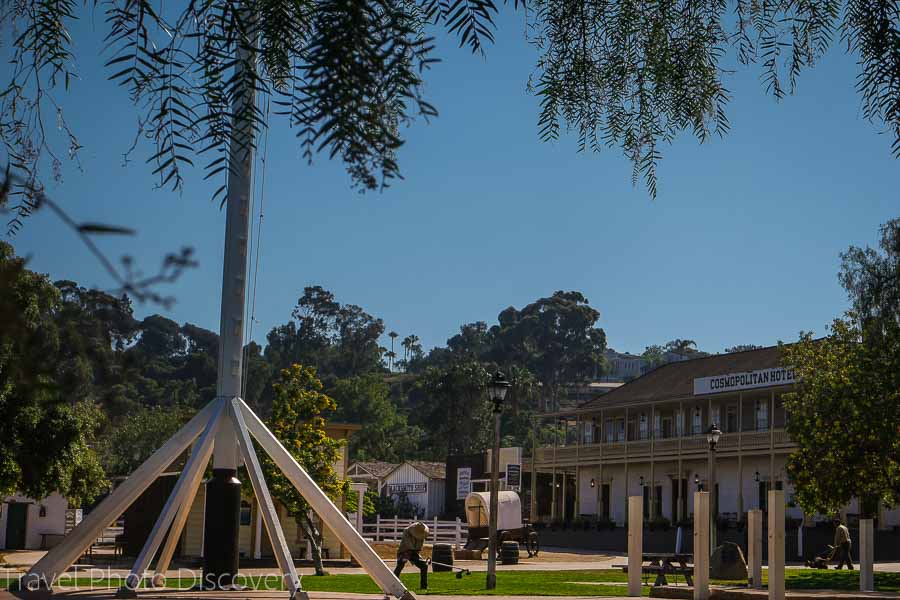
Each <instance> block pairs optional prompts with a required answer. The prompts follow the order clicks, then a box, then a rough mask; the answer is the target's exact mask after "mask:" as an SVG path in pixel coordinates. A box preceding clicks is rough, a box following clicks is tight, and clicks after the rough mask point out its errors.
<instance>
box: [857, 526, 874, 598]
mask: <svg viewBox="0 0 900 600" xmlns="http://www.w3.org/2000/svg"><path fill="white" fill-rule="evenodd" d="M874 559H875V526H874V523H873V521H872V519H860V520H859V591H861V592H873V591H875V572H874V566H875V565H874V563H875V560H874Z"/></svg>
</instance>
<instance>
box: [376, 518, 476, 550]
mask: <svg viewBox="0 0 900 600" xmlns="http://www.w3.org/2000/svg"><path fill="white" fill-rule="evenodd" d="M419 520H421V521H422V522H423V523H427V524H428V529H430V532H429V535H428V540H427V541H428V542H429V543H431V544H453V545H454V546H455V547H456V549H457V550H458V549H459V548H461V547H462V545H463V544H464V543H465V538H466V537H467V536H468V532H469V528H468V526H467V525H466V524H465V523H463V522H462V521H461V520H460V519H459V518H457V519H456V520H455V521H439V520H438V518H437V517H435V518H434V519H419ZM415 521H416V519H398V518H396V517H394V518H393V519H382V518H381V515H378V517H377V518H376V520H375V522H374V523H363V531H362V534H363V537H364V538H366V539H367V540H369V541H372V542H399V541H400V538H402V537H403V530H404V529H405V528H406V527H407V526H409V525H410V524H412V523H414V522H415Z"/></svg>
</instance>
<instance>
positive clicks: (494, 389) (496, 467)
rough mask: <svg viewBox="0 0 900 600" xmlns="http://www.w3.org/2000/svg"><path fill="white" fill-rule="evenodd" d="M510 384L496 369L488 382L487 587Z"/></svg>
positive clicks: (492, 578) (493, 570)
mask: <svg viewBox="0 0 900 600" xmlns="http://www.w3.org/2000/svg"><path fill="white" fill-rule="evenodd" d="M510 387H511V384H510V383H509V382H508V381H507V380H506V377H504V376H503V373H501V372H500V371H497V372H496V373H494V377H493V378H492V379H491V382H490V383H489V384H488V396H489V397H490V399H491V402H492V403H493V404H494V410H493V412H494V450H493V452H491V507H490V511H491V512H490V514H489V515H488V567H487V589H489V590H493V589H496V587H497V510H498V509H497V504H498V494H499V492H500V412H501V411H502V410H503V408H502V406H503V399H504V398H505V397H506V392H507V391H509V388H510Z"/></svg>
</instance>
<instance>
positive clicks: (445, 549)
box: [431, 544, 453, 573]
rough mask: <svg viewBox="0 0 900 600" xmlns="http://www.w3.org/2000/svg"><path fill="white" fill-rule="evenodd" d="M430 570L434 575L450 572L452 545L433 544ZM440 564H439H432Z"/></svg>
mask: <svg viewBox="0 0 900 600" xmlns="http://www.w3.org/2000/svg"><path fill="white" fill-rule="evenodd" d="M431 561H432V565H431V570H432V571H434V572H435V573H440V572H442V571H451V570H452V569H451V568H450V567H449V566H443V565H452V564H453V545H452V544H435V545H434V546H432V548H431ZM434 563H441V564H434Z"/></svg>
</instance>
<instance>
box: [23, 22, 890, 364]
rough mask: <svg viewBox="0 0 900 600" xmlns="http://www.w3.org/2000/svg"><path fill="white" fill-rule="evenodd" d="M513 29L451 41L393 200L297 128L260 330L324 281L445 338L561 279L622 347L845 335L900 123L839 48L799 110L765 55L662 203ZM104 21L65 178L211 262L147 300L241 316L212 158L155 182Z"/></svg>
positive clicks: (130, 244) (97, 212)
mask: <svg viewBox="0 0 900 600" xmlns="http://www.w3.org/2000/svg"><path fill="white" fill-rule="evenodd" d="M94 20H95V21H96V22H97V23H98V24H99V23H102V15H97V16H95V17H94ZM499 25H500V27H499V31H498V35H497V43H496V44H495V45H494V46H492V47H489V48H488V51H487V56H486V58H482V57H478V56H472V55H471V54H469V53H468V52H466V51H461V50H458V49H456V48H455V47H454V45H453V44H452V43H448V42H447V40H442V44H441V45H440V46H439V52H440V54H441V56H442V58H443V59H444V60H443V62H441V63H440V64H438V65H436V66H435V67H434V68H433V69H432V71H431V73H430V76H429V77H428V88H427V92H428V97H429V99H430V100H431V101H432V102H433V103H434V104H435V105H436V106H437V108H438V109H439V111H440V113H441V114H440V116H439V117H438V118H437V119H435V120H434V121H432V122H431V123H430V124H425V123H419V124H417V125H416V126H414V127H413V128H412V129H411V130H410V131H408V132H407V140H408V141H407V144H406V146H405V147H404V148H403V149H402V151H401V153H400V161H401V168H402V170H403V173H404V175H405V177H406V179H405V180H404V181H400V182H397V183H396V184H395V185H394V186H393V187H392V188H391V189H389V190H387V191H386V192H384V193H369V194H365V195H361V194H359V193H358V192H356V191H354V190H353V189H352V188H351V186H350V181H349V178H348V177H347V176H346V175H345V173H344V171H343V168H342V166H341V165H339V164H337V163H333V162H329V161H328V160H327V158H326V157H319V158H318V159H317V160H316V162H315V164H314V165H313V166H312V167H311V168H310V167H307V166H306V164H305V162H304V161H303V159H302V158H301V157H300V152H299V146H298V144H297V143H296V142H295V140H294V139H293V134H292V133H291V132H290V131H288V130H287V129H286V126H285V122H284V121H279V120H277V119H276V120H273V125H274V129H273V131H272V134H271V136H270V141H269V144H268V165H267V167H266V183H265V194H264V205H265V218H264V222H263V236H262V260H261V269H260V271H259V285H258V291H257V319H258V321H259V323H258V324H256V325H255V329H254V334H253V337H254V338H255V339H257V340H259V341H262V340H264V337H265V333H266V332H267V331H268V330H269V329H270V328H271V327H272V326H273V325H276V324H278V323H282V322H284V321H285V320H287V319H288V318H289V315H290V312H291V309H292V307H293V306H294V304H295V302H296V300H297V298H298V297H299V295H300V294H301V293H302V289H303V287H304V286H305V285H316V284H318V285H322V286H324V287H325V288H327V289H330V290H332V291H333V292H334V293H335V294H336V296H337V298H338V300H339V301H341V302H346V303H354V304H359V305H360V306H362V307H364V308H365V309H366V310H367V311H369V312H370V313H371V314H373V315H376V316H378V317H381V318H383V319H384V321H385V324H386V326H387V328H388V330H391V329H393V330H396V331H397V332H398V333H399V334H400V335H401V336H405V335H407V334H409V333H415V334H417V335H418V336H419V337H420V338H421V339H422V341H423V343H424V344H425V346H426V347H430V346H433V345H438V344H443V343H444V342H445V341H446V339H447V338H448V337H449V336H451V335H453V334H454V333H455V332H456V330H457V328H458V327H459V325H460V324H462V323H466V322H471V321H476V320H486V321H488V322H489V323H492V322H494V320H495V319H496V316H497V314H498V313H499V312H500V311H501V310H503V309H504V308H506V307H507V306H510V305H513V306H516V307H521V306H523V305H525V304H527V303H528V302H531V301H533V300H534V299H536V298H539V297H542V296H546V295H549V294H551V293H553V291H555V290H560V289H565V290H579V291H581V292H583V293H584V294H585V295H586V296H587V297H588V298H589V300H590V301H591V304H592V305H593V306H594V307H596V308H597V309H598V310H599V311H600V313H601V315H602V316H601V321H600V325H601V326H602V327H603V328H604V329H605V330H606V333H607V336H608V341H609V344H610V346H612V347H614V348H616V349H618V350H628V351H633V352H640V351H642V350H643V348H644V347H645V346H647V345H649V344H653V343H663V342H665V341H667V340H670V339H673V338H676V337H680V338H691V339H694V340H696V341H697V342H698V345H699V346H700V347H701V348H703V349H706V350H709V351H721V350H722V348H724V347H726V346H729V345H734V344H740V343H755V344H773V343H775V342H776V341H778V340H791V339H795V338H796V336H797V333H798V332H799V331H801V330H814V331H816V332H819V333H822V332H824V330H825V326H826V325H827V324H828V323H829V322H830V320H831V319H832V318H833V317H835V316H837V315H839V314H840V313H841V312H842V311H844V310H845V308H846V298H845V294H844V292H843V290H842V289H841V288H840V286H839V285H838V282H837V277H836V273H837V270H838V265H839V253H840V252H841V251H842V250H844V249H845V248H846V247H847V246H848V245H850V244H855V245H866V244H869V245H872V244H875V243H876V242H877V233H878V231H877V230H878V226H879V224H880V223H882V222H884V221H886V220H887V219H889V218H892V217H895V216H898V214H897V212H898V211H897V200H898V192H897V190H898V189H900V188H898V183H900V182H898V172H900V171H898V162H897V161H896V160H895V159H892V158H891V156H890V143H891V141H892V140H891V138H890V136H889V135H884V134H879V132H878V131H877V129H876V128H875V127H874V126H873V125H871V124H870V123H868V122H866V121H864V120H863V119H862V117H861V115H860V108H859V100H858V97H857V95H856V93H855V91H854V89H853V86H854V81H855V75H856V67H855V64H854V61H853V59H852V58H850V57H847V56H845V55H844V54H843V53H842V52H840V51H839V50H838V51H832V52H831V53H830V54H829V55H828V56H827V57H826V58H825V60H823V61H822V63H821V64H820V65H819V66H818V67H817V68H816V69H814V70H812V71H809V72H807V73H805V74H804V75H803V76H802V77H801V80H800V88H799V91H798V93H797V94H796V95H795V96H792V97H788V98H787V99H785V100H784V101H782V102H780V103H777V102H775V101H774V100H773V99H772V98H771V97H770V96H768V95H766V93H765V88H764V85H763V83H762V82H761V81H760V78H759V75H760V72H759V69H758V68H753V67H751V68H749V69H743V70H741V71H740V72H738V73H737V74H735V75H733V76H730V77H729V78H728V79H727V81H726V87H728V88H729V89H730V90H731V91H732V94H733V101H732V102H731V104H730V107H729V109H728V114H729V116H730V120H731V126H732V128H731V133H730V134H729V135H728V136H727V138H725V139H724V140H714V141H712V142H710V143H707V144H705V145H702V146H701V145H699V144H697V143H696V141H695V140H694V139H693V138H692V137H690V136H684V138H683V139H679V140H677V141H676V143H675V144H674V145H672V146H671V147H668V148H665V147H664V148H663V153H664V160H663V162H662V164H661V166H660V169H659V195H658V198H657V199H656V200H651V199H650V198H649V197H648V195H647V193H646V191H645V189H644V187H643V186H642V185H639V186H638V187H632V185H631V167H630V164H629V163H628V162H627V161H626V160H624V159H623V158H622V157H621V154H620V153H619V151H617V150H616V149H610V150H608V151H606V152H604V153H602V154H600V155H591V154H585V155H579V154H577V153H576V148H575V144H574V141H573V140H571V139H566V138H564V139H562V140H561V141H560V142H558V143H555V144H543V143H541V142H540V141H539V139H538V133H537V127H536V118H537V106H538V103H537V100H536V99H535V98H534V97H533V96H531V95H529V94H528V93H527V92H526V90H525V85H526V81H527V78H528V75H529V74H530V73H531V72H532V69H533V66H534V59H535V54H534V51H533V50H532V49H531V48H530V47H529V46H528V45H527V44H526V43H525V41H524V39H523V31H522V23H521V15H520V14H519V15H517V14H515V13H513V12H512V11H511V10H509V9H507V10H506V11H505V12H504V13H503V14H502V15H501V18H500V19H499ZM102 29H103V28H102V26H100V25H94V24H93V23H92V22H91V21H90V20H89V19H88V20H85V21H84V22H83V23H82V24H81V25H80V26H78V27H77V28H76V29H75V32H74V33H75V39H76V40H81V41H82V44H81V45H80V46H79V47H78V49H77V51H78V53H79V57H80V59H79V63H78V70H79V72H80V74H81V76H82V79H81V81H79V82H77V83H76V84H75V86H74V90H73V92H72V93H71V94H70V96H69V98H67V99H66V103H67V105H68V117H69V121H70V124H71V125H72V127H73V128H74V129H75V131H76V133H77V134H78V135H79V137H80V141H81V143H82V144H83V146H84V150H83V151H82V155H81V164H82V170H80V171H79V170H78V169H76V168H74V167H73V166H72V165H66V167H65V168H64V172H63V175H64V177H63V181H62V182H61V183H59V184H51V185H50V188H49V192H50V193H51V194H52V195H53V197H54V198H56V199H57V200H59V201H60V202H62V203H64V204H65V205H66V206H67V207H68V209H69V211H70V212H71V213H72V214H73V215H74V216H76V217H77V218H79V219H82V220H91V221H104V222H110V223H117V224H123V225H131V226H134V227H136V228H137V229H138V230H139V234H138V236H137V237H136V238H132V239H125V240H104V244H103V245H104V248H105V249H106V250H107V251H108V252H109V253H111V254H113V255H118V254H120V253H122V252H128V253H130V254H133V255H134V256H135V257H136V259H137V260H138V262H139V264H141V265H143V266H144V267H145V268H146V270H147V271H152V270H153V269H154V268H155V265H156V263H157V261H158V260H159V258H160V257H161V256H162V255H163V254H164V253H165V252H167V251H172V250H175V249H177V248H179V247H180V246H182V245H192V246H194V247H195V249H196V255H197V259H198V260H199V262H200V267H199V268H198V269H195V270H193V271H191V272H189V273H187V274H186V275H185V276H184V277H183V278H182V279H181V280H179V281H178V282H177V284H175V285H172V286H169V287H168V288H166V289H165V290H163V291H165V292H167V293H171V294H173V295H175V296H176V297H177V304H176V305H175V306H174V307H173V308H172V310H169V311H164V310H162V309H160V308H159V307H157V306H152V305H136V307H135V308H136V312H137V314H138V316H145V315H147V314H151V313H153V312H162V313H163V314H166V315H167V316H169V317H170V318H172V319H175V320H176V321H179V322H185V321H190V322H193V323H196V324H198V325H200V326H203V327H207V328H210V329H213V330H217V329H218V318H219V317H218V314H219V293H220V285H221V253H222V238H223V226H224V213H223V212H220V210H219V207H218V204H217V203H212V202H210V200H209V198H210V193H211V190H212V189H213V186H211V185H205V184H204V183H203V182H202V181H201V179H202V173H200V172H196V173H193V176H192V177H191V178H190V179H189V181H188V184H187V185H186V186H185V188H184V190H183V192H182V193H180V194H178V193H173V192H171V191H169V190H154V189H153V187H154V179H153V177H152V176H151V175H150V171H151V169H149V168H148V167H147V166H146V165H144V164H143V159H145V158H146V157H147V156H149V155H150V154H151V151H150V148H149V146H148V145H146V144H145V145H141V146H139V148H138V150H137V152H136V154H135V155H134V157H133V160H132V161H131V162H130V163H129V164H128V165H123V160H122V154H123V152H124V151H125V150H126V149H127V148H128V146H129V145H130V143H131V140H132V138H133V136H134V127H135V113H134V111H133V109H132V107H131V106H130V105H129V103H128V101H127V98H126V96H125V92H124V91H123V90H121V89H119V88H117V87H115V86H114V85H112V84H110V83H109V82H107V81H105V74H104V72H103V70H102V69H101V68H100V67H99V66H98V65H100V64H102V61H99V60H96V49H97V47H98V45H99V42H98V39H97V35H96V33H95V30H96V31H102ZM12 242H13V243H14V244H15V246H16V248H17V251H18V252H19V253H20V254H23V255H31V257H32V262H31V266H32V268H34V269H36V270H39V271H42V272H48V273H50V275H51V276H52V277H53V278H68V279H74V280H77V281H79V282H81V283H82V284H85V285H95V286H99V287H103V288H108V287H110V286H111V285H112V284H111V282H110V280H109V279H108V278H107V277H106V276H105V274H104V273H103V271H102V270H101V269H100V267H99V265H98V264H97V263H96V262H95V261H94V260H93V259H92V258H91V257H90V256H89V255H88V253H87V252H86V250H85V249H84V248H83V247H82V246H81V245H80V244H79V242H78V241H77V240H76V239H75V238H74V236H73V235H72V234H71V233H70V232H69V231H67V230H65V229H64V228H63V227H62V226H61V225H60V224H59V223H58V222H56V221H55V220H54V219H53V218H52V217H51V216H50V215H48V214H39V215H37V216H35V217H34V218H33V219H32V220H30V221H29V222H28V223H27V225H26V227H25V229H24V230H23V231H22V232H21V233H19V234H18V235H17V236H16V237H15V238H14V239H13V240H12Z"/></svg>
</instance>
